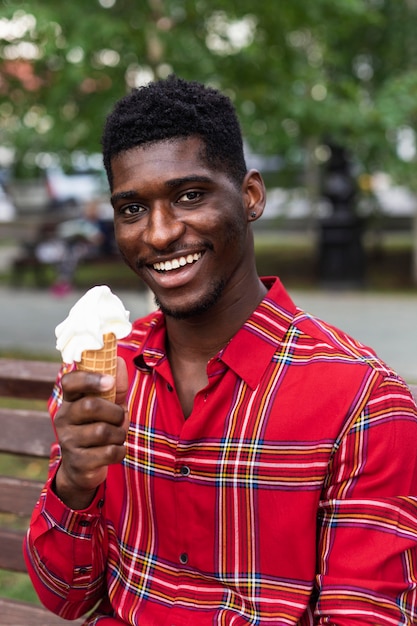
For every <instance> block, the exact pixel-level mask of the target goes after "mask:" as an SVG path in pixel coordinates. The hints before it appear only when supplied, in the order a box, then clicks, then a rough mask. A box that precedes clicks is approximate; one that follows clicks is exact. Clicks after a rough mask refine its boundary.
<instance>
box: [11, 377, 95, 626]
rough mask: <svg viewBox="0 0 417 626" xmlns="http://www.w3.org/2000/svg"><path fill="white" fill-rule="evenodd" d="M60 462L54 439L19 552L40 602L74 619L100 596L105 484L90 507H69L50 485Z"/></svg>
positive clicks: (54, 400)
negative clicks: (39, 492)
mask: <svg viewBox="0 0 417 626" xmlns="http://www.w3.org/2000/svg"><path fill="white" fill-rule="evenodd" d="M64 372H65V370H62V371H61V373H60V375H59V377H58V380H57V384H56V386H55V388H54V392H53V394H52V396H51V399H50V402H49V410H50V413H51V417H52V418H54V417H55V414H56V412H57V411H58V408H59V406H60V404H61V401H62V395H61V392H60V379H61V377H62V375H63V373H64ZM59 463H60V449H59V446H58V444H57V443H54V444H53V446H52V450H51V458H50V465H49V474H48V480H47V482H46V484H45V487H44V488H43V490H42V493H41V495H40V498H39V500H38V502H37V504H36V507H35V509H34V511H33V514H32V518H31V521H30V524H29V529H28V532H27V535H26V538H25V541H24V546H23V554H24V558H25V561H26V566H27V570H28V573H29V576H30V578H31V581H32V584H33V586H34V588H35V590H36V592H37V594H38V596H39V598H40V600H41V601H42V603H43V604H44V605H45V606H46V607H47V608H48V609H49V610H50V611H52V612H53V613H56V614H58V615H61V616H62V617H64V618H66V619H76V618H77V617H80V616H81V615H84V614H85V613H86V612H87V611H89V610H90V609H91V608H92V607H93V606H94V605H95V604H96V603H97V601H98V600H100V599H102V598H103V589H104V570H105V560H106V533H105V528H104V524H103V522H102V511H103V505H104V501H105V485H104V484H102V485H100V487H99V489H98V491H97V494H96V496H95V498H94V500H93V502H92V503H91V505H90V506H89V507H88V509H85V510H82V511H73V510H72V509H70V508H68V507H67V506H66V505H65V504H64V503H63V502H62V501H61V500H60V499H59V498H58V496H57V495H56V494H55V493H54V491H53V489H52V484H53V480H54V477H55V474H56V471H57V468H58V467H59Z"/></svg>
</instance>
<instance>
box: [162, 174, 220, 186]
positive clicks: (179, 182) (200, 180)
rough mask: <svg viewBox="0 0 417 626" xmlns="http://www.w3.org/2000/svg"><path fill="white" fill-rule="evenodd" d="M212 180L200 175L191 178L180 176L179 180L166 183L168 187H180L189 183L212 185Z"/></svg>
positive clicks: (175, 179) (193, 175) (173, 179)
mask: <svg viewBox="0 0 417 626" xmlns="http://www.w3.org/2000/svg"><path fill="white" fill-rule="evenodd" d="M211 182H212V179H211V178H210V177H209V176H203V175H199V174H191V175H189V176H180V177H179V178H172V179H171V180H167V181H166V183H165V184H166V185H167V186H168V187H180V186H181V185H184V184H187V183H211Z"/></svg>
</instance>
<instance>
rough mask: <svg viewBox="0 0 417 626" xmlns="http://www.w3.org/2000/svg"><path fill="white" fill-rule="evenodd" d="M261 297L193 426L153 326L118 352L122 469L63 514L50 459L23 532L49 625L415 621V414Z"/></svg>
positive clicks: (322, 328) (372, 370)
mask: <svg viewBox="0 0 417 626" xmlns="http://www.w3.org/2000/svg"><path fill="white" fill-rule="evenodd" d="M267 282H268V286H270V290H269V292H268V294H267V295H266V297H265V299H264V300H263V302H262V303H261V304H260V305H259V306H258V308H257V309H256V310H255V311H254V313H253V314H252V315H251V317H250V318H249V319H248V320H247V322H246V323H245V324H244V325H243V327H242V328H241V329H240V330H239V331H238V332H237V333H236V335H235V336H234V337H233V339H232V340H231V341H230V342H229V343H228V345H227V346H226V347H225V348H224V349H223V350H222V351H221V352H220V353H219V354H218V355H217V356H216V357H215V358H213V359H211V360H210V361H209V363H208V365H207V372H208V379H209V382H208V385H207V387H206V388H204V389H202V390H201V391H200V392H199V393H198V394H197V395H196V397H195V402H194V408H193V411H192V414H191V416H190V417H189V418H188V419H187V420H185V419H184V416H183V414H182V411H181V407H180V403H179V401H178V398H177V396H176V393H175V386H174V381H173V377H172V373H171V370H170V366H169V362H168V359H167V355H166V351H165V325H164V318H163V316H162V315H161V314H160V313H159V312H157V313H154V314H152V315H150V316H149V317H147V318H146V319H143V320H138V321H137V322H136V323H135V324H134V330H133V332H132V335H131V336H130V337H129V338H128V339H127V340H124V341H122V342H121V343H120V345H119V353H120V355H121V356H123V357H124V358H125V360H126V362H127V364H128V369H129V376H130V391H129V412H130V428H129V433H128V440H127V454H126V458H125V460H124V462H123V463H121V464H119V465H114V466H111V467H110V468H109V472H108V478H107V481H106V483H105V484H103V485H102V486H101V487H100V489H99V490H98V493H97V496H96V498H95V500H94V502H93V503H92V504H91V506H90V507H89V508H88V509H87V510H84V511H72V510H70V509H68V508H67V507H66V506H65V505H64V504H63V503H62V502H61V501H60V500H59V499H58V498H57V497H56V496H55V495H54V493H53V492H52V490H51V489H50V481H51V480H52V478H53V476H54V473H55V471H56V467H57V465H58V463H59V449H58V446H55V447H54V450H53V453H52V462H51V470H50V477H49V480H48V483H47V484H46V487H45V489H44V490H43V492H42V495H41V498H40V500H39V503H38V505H37V507H36V509H35V511H34V514H33V517H32V521H31V525H30V529H29V532H28V536H27V541H26V544H25V556H26V560H27V565H28V570H29V572H30V575H31V577H32V580H33V583H34V585H35V588H36V590H37V592H38V594H39V596H40V598H41V600H42V601H43V602H44V603H45V604H46V606H48V607H49V608H50V609H51V610H52V611H54V612H57V613H59V614H60V615H62V616H64V617H67V618H74V617H77V616H79V615H81V614H84V613H85V612H86V611H88V610H91V609H92V608H93V607H94V606H95V605H96V604H97V602H98V601H99V605H98V607H97V608H96V609H94V611H93V613H92V615H91V616H90V617H89V618H87V619H86V624H91V625H93V624H98V623H99V624H100V625H101V624H103V625H104V624H119V623H124V624H132V625H133V624H139V625H140V626H163V625H164V626H165V625H166V626H171V625H174V626H186V625H187V626H208V625H214V624H215V625H218V626H226V625H230V626H232V625H233V626H243V625H248V624H252V625H254V624H261V625H264V624H271V625H272V624H279V625H283V624H299V625H300V626H307V625H313V624H336V625H343V626H345V625H348V624H349V625H353V624H355V625H357V624H378V626H381V625H387V626H388V625H394V624H396V625H397V624H414V623H416V620H417V498H416V495H417V463H416V450H417V419H416V417H417V415H416V407H415V404H414V402H413V400H412V398H411V396H410V393H409V391H408V389H407V388H406V386H405V384H404V383H403V381H402V380H401V379H400V378H399V377H398V376H397V375H396V374H395V373H394V372H392V371H391V370H390V369H389V368H388V367H387V366H386V365H385V364H384V363H382V362H381V361H380V360H379V359H378V358H377V357H376V356H375V355H374V353H373V352H372V351H371V350H370V349H368V348H365V347H364V346H362V345H361V344H359V343H358V342H356V341H354V340H352V339H351V338H349V337H348V336H346V335H345V334H344V333H342V332H340V331H339V330H337V329H335V328H333V327H331V326H329V325H327V324H325V323H323V322H321V321H319V320H317V319H315V318H313V317H311V316H309V315H307V314H306V313H304V312H303V311H301V310H299V309H297V308H296V307H295V306H294V304H293V303H292V301H291V299H290V298H289V296H288V295H287V294H286V292H285V291H284V289H283V287H282V286H281V284H280V282H279V281H278V280H275V279H267ZM57 389H58V392H59V387H58V388H57ZM58 405H59V393H58V395H57V394H55V395H54V397H53V398H52V400H51V413H52V415H54V414H55V412H56V409H57V406H58ZM106 615H107V616H109V617H104V616H106Z"/></svg>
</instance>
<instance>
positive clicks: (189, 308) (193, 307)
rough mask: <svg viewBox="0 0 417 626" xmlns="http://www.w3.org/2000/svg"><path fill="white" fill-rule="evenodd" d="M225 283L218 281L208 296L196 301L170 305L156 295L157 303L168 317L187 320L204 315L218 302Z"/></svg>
mask: <svg viewBox="0 0 417 626" xmlns="http://www.w3.org/2000/svg"><path fill="white" fill-rule="evenodd" d="M224 287H225V284H224V283H223V282H220V283H218V284H217V285H213V286H212V290H211V291H210V292H209V293H208V294H206V297H205V298H203V299H200V300H198V301H196V302H190V303H189V304H188V305H187V304H179V305H177V306H175V305H170V304H169V303H166V302H161V301H160V300H159V299H158V298H157V296H155V303H156V305H157V306H158V308H159V309H160V310H161V311H162V313H163V314H164V315H166V316H167V317H172V318H173V319H176V320H186V319H190V318H191V317H198V316H200V315H204V314H205V313H207V311H210V309H211V308H212V307H213V306H214V305H215V304H217V302H218V301H219V299H220V297H221V295H222V293H223V290H224Z"/></svg>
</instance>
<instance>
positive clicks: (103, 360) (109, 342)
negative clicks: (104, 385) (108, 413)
mask: <svg viewBox="0 0 417 626" xmlns="http://www.w3.org/2000/svg"><path fill="white" fill-rule="evenodd" d="M103 341H104V345H103V347H102V348H100V349H99V350H84V352H83V353H82V354H81V361H80V362H79V363H78V364H77V369H79V370H84V371H87V372H101V373H103V374H111V375H112V376H116V364H117V340H116V336H115V335H114V334H113V333H106V334H105V335H103ZM101 397H102V398H105V399H106V400H110V401H111V402H114V401H115V398H116V389H115V388H113V389H111V390H110V391H106V392H103V393H102V394H101Z"/></svg>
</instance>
